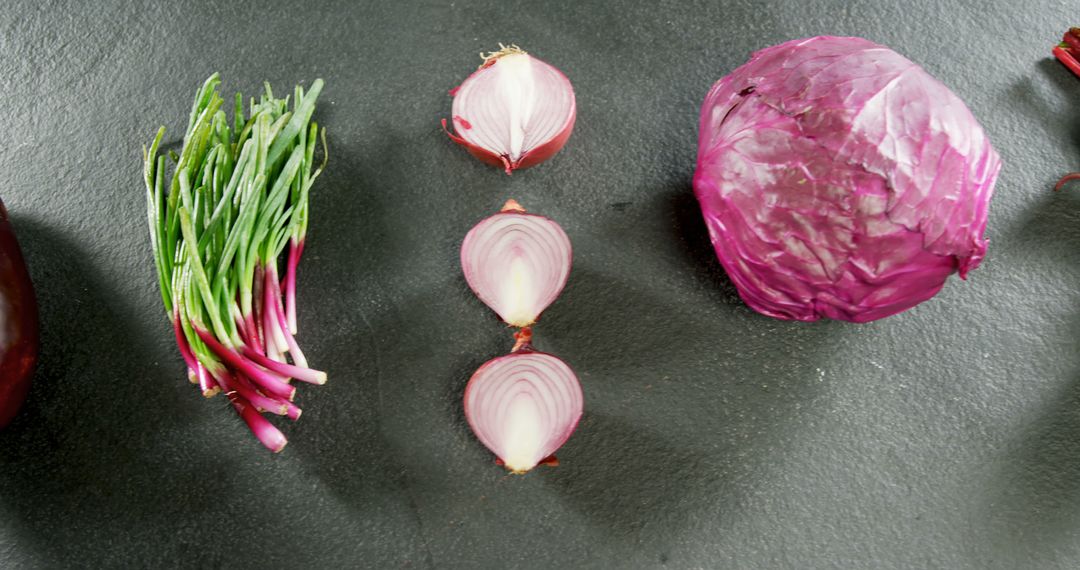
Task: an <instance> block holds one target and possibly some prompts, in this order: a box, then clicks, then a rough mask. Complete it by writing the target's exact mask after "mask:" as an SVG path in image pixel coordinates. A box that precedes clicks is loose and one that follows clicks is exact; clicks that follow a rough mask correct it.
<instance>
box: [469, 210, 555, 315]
mask: <svg viewBox="0 0 1080 570" xmlns="http://www.w3.org/2000/svg"><path fill="white" fill-rule="evenodd" d="M572 257H573V252H572V250H571V247H570V238H569V237H567V235H566V232H564V231H563V229H562V227H560V226H559V224H557V223H555V222H554V221H552V220H550V219H548V218H546V217H544V216H538V215H536V214H528V213H526V212H525V210H524V209H522V208H521V206H520V205H518V203H517V202H515V201H513V200H510V201H508V202H507V203H506V205H505V206H503V209H502V211H500V212H499V213H497V214H495V215H493V216H491V217H489V218H487V219H485V220H483V221H481V222H480V223H479V224H477V225H476V226H475V227H473V229H472V230H470V231H469V233H468V234H467V235H466V236H465V240H464V241H463V242H462V244H461V269H462V271H463V272H464V273H465V280H466V281H467V282H468V283H469V287H471V288H472V290H473V291H474V292H475V293H476V295H477V296H478V297H480V300H481V301H483V302H484V303H485V304H486V305H487V306H489V307H491V308H492V310H494V311H495V312H496V313H498V314H499V318H501V319H502V320H503V321H505V322H506V323H507V324H509V325H512V326H515V327H527V326H529V325H532V324H533V323H534V322H536V319H537V318H539V316H540V313H542V312H543V311H544V309H546V308H547V307H548V306H549V305H551V303H552V302H553V301H555V299H556V298H557V297H558V296H559V293H560V292H562V289H563V287H564V286H565V285H566V280H567V278H568V277H569V275H570V266H571V260H572Z"/></svg>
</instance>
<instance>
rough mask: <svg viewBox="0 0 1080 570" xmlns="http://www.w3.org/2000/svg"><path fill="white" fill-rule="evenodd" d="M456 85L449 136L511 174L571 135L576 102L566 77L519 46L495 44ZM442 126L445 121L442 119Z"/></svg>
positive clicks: (551, 151) (542, 157)
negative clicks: (478, 67)
mask: <svg viewBox="0 0 1080 570" xmlns="http://www.w3.org/2000/svg"><path fill="white" fill-rule="evenodd" d="M499 47H500V48H501V49H500V50H499V51H497V52H493V53H490V54H487V55H484V54H480V56H481V57H483V58H484V64H483V65H481V66H480V69H478V70H477V71H476V72H475V73H473V74H472V75H470V76H469V77H468V78H467V79H465V81H464V82H463V83H462V84H461V85H460V86H458V87H457V88H456V89H454V90H452V91H451V92H450V94H451V95H453V96H454V103H453V122H454V131H455V132H454V133H452V132H450V131H449V130H447V131H446V133H447V134H448V135H450V138H451V139H452V140H453V141H454V142H456V143H458V144H460V145H461V146H463V147H465V148H466V149H468V151H469V152H470V153H471V154H472V155H473V156H475V157H476V158H479V159H480V160H482V161H484V162H486V163H488V164H493V165H495V166H499V167H502V168H503V169H505V170H506V173H507V174H510V173H511V172H512V171H513V170H516V169H518V168H528V167H530V166H534V165H537V164H540V163H541V162H543V161H545V160H547V159H549V158H551V157H552V156H553V155H554V154H555V153H557V152H559V149H561V148H562V147H563V145H564V144H566V140H567V139H569V138H570V132H571V131H573V130H574V120H575V119H576V118H577V103H576V101H575V99H574V88H573V87H572V86H571V85H570V80H569V79H567V78H566V76H565V75H563V74H562V72H561V71H559V70H558V69H556V68H555V67H552V66H551V65H549V64H547V63H544V62H543V61H540V60H539V59H536V58H535V57H532V56H530V55H529V54H527V53H525V52H524V51H522V50H521V48H519V47H517V46H515V45H510V46H509V47H507V46H503V45H502V44H499ZM443 128H444V129H446V120H445V119H444V120H443Z"/></svg>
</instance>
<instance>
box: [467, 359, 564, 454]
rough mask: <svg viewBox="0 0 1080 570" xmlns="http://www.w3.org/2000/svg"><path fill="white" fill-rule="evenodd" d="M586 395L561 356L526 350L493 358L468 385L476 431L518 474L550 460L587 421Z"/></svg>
mask: <svg viewBox="0 0 1080 570" xmlns="http://www.w3.org/2000/svg"><path fill="white" fill-rule="evenodd" d="M583 407H584V396H583V395H582V391H581V384H580V383H579V382H578V379H577V376H576V375H575V374H574V372H573V370H571V369H570V367H569V366H567V365H566V363H565V362H563V361H562V360H560V359H559V358H557V357H555V356H552V355H550V354H546V353H543V352H533V351H532V350H531V349H528V348H526V349H523V350H520V351H518V352H513V353H511V354H508V355H506V356H500V357H498V358H494V359H492V360H489V361H488V362H487V363H485V364H484V365H483V366H481V367H480V368H479V369H478V370H477V371H476V372H475V373H474V374H473V376H472V378H471V379H470V380H469V383H468V385H467V386H466V387H465V417H466V419H467V420H468V422H469V426H470V427H471V428H472V430H473V433H475V434H476V437H477V438H478V439H479V440H480V442H481V443H483V444H484V445H485V446H486V447H487V448H488V449H490V450H491V451H492V453H494V454H495V455H496V456H497V457H498V458H499V459H500V460H501V461H502V462H503V463H504V464H505V466H506V468H507V469H509V470H510V471H512V472H514V473H518V474H520V473H525V472H527V471H529V470H530V469H532V468H533V467H536V465H538V464H540V463H542V462H545V460H547V459H548V458H550V457H551V455H552V454H553V453H555V451H556V450H557V449H559V447H561V446H562V444H563V443H565V442H566V440H567V439H568V438H569V437H570V434H572V433H573V432H574V428H576V427H577V424H578V421H579V420H580V419H581V413H582V409H583Z"/></svg>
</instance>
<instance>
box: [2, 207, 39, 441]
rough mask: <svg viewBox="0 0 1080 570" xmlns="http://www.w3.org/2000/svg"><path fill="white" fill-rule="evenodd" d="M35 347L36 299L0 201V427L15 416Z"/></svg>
mask: <svg viewBox="0 0 1080 570" xmlns="http://www.w3.org/2000/svg"><path fill="white" fill-rule="evenodd" d="M37 351H38V314H37V300H36V299H35V297H34V288H33V286H32V285H31V283H30V275H29V274H28V273H27V271H26V264H25V263H24V262H23V256H22V252H21V251H20V250H19V243H18V242H17V241H16V240H15V232H14V230H12V228H11V224H10V223H9V222H8V216H7V210H5V209H4V203H3V202H2V201H0V428H3V427H4V426H6V425H7V424H8V423H9V422H10V421H11V420H12V418H14V417H15V413H16V412H18V411H19V408H20V407H21V406H22V403H23V400H25V399H26V394H27V392H28V391H29V389H30V378H31V377H32V376H33V374H34V365H35V364H36V363H37Z"/></svg>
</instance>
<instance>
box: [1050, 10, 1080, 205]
mask: <svg viewBox="0 0 1080 570" xmlns="http://www.w3.org/2000/svg"><path fill="white" fill-rule="evenodd" d="M1052 51H1053V54H1054V57H1056V58H1058V61H1060V62H1061V63H1063V64H1064V65H1065V67H1067V68H1069V71H1071V72H1073V74H1075V75H1076V76H1077V77H1080V28H1069V31H1067V32H1065V35H1064V36H1062V38H1061V43H1059V44H1058V45H1056V46H1054V49H1053V50H1052ZM1070 180H1080V172H1073V173H1070V174H1066V175H1065V176H1062V177H1061V180H1058V182H1057V184H1055V185H1054V190H1061V189H1062V188H1064V187H1065V184H1067V183H1068V182H1069V181H1070Z"/></svg>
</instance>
